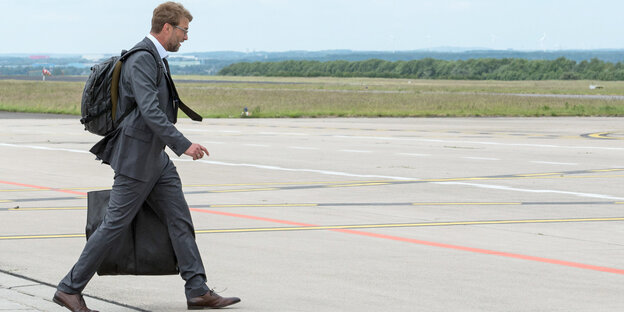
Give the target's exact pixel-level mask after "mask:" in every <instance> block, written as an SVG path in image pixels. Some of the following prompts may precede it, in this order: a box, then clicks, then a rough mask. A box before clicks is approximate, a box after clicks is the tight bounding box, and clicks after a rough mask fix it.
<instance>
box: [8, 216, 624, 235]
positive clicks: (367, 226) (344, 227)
mask: <svg viewBox="0 0 624 312" xmlns="http://www.w3.org/2000/svg"><path fill="white" fill-rule="evenodd" d="M590 221H624V217H616V218H580V219H537V220H498V221H456V222H430V223H399V224H364V225H330V226H295V227H270V228H247V229H221V230H197V231H195V233H197V234H208V233H236V232H275V231H301V230H306V231H309V230H348V229H372V228H399V227H427V226H451V225H492V224H494V225H496V224H527V223H565V222H590ZM80 237H85V235H84V234H56V235H13V236H0V240H13V239H38V238H80Z"/></svg>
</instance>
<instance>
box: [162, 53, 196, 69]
mask: <svg viewBox="0 0 624 312" xmlns="http://www.w3.org/2000/svg"><path fill="white" fill-rule="evenodd" d="M167 60H168V61H169V65H171V66H181V67H185V66H193V65H200V64H201V62H200V61H199V59H198V58H197V57H196V56H192V55H175V56H174V55H171V56H169V58H167Z"/></svg>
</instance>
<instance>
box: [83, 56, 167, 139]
mask: <svg viewBox="0 0 624 312" xmlns="http://www.w3.org/2000/svg"><path fill="white" fill-rule="evenodd" d="M138 51H147V52H149V53H150V54H151V55H152V56H153V57H154V60H155V61H156V64H157V67H158V76H157V77H158V79H157V82H156V84H160V77H161V76H162V64H161V62H160V59H159V58H158V57H156V55H154V53H153V52H152V51H151V50H148V49H146V48H136V49H131V50H130V51H125V50H124V51H122V52H121V55H120V56H113V57H111V58H109V59H108V60H106V61H105V62H103V63H100V64H97V65H94V66H93V67H91V74H90V75H89V78H88V79H87V82H86V83H85V87H84V90H83V91H82V101H81V103H80V112H81V115H82V118H80V122H81V123H82V124H83V125H84V127H85V130H87V131H89V132H91V133H93V134H97V135H101V136H105V135H107V134H108V133H110V132H111V131H113V130H115V128H117V126H118V125H119V124H120V123H121V121H122V120H123V119H124V118H125V117H126V116H127V115H128V113H130V111H132V110H133V109H134V108H135V107H136V104H135V105H130V106H129V107H128V108H126V110H125V111H124V112H123V114H122V115H121V116H120V117H119V118H117V116H116V115H117V101H118V97H119V77H120V76H121V66H122V64H123V62H124V61H125V60H126V59H127V58H128V57H129V56H130V55H132V54H133V53H135V52H138Z"/></svg>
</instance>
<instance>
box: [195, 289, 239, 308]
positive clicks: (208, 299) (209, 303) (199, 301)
mask: <svg viewBox="0 0 624 312" xmlns="http://www.w3.org/2000/svg"><path fill="white" fill-rule="evenodd" d="M240 301H241V300H240V298H238V297H229V298H224V297H221V296H219V295H218V294H216V293H215V292H214V291H212V290H209V291H208V292H207V293H206V294H205V295H203V296H199V297H195V298H191V299H189V300H187V301H186V305H187V307H188V309H189V310H201V309H219V308H224V307H227V306H229V305H232V304H235V303H237V302H240Z"/></svg>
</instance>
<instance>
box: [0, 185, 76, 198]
mask: <svg viewBox="0 0 624 312" xmlns="http://www.w3.org/2000/svg"><path fill="white" fill-rule="evenodd" d="M0 183H2V184H9V185H15V186H23V187H29V188H34V189H39V190H45V191H54V192H61V193H69V194H74V195H83V196H84V195H87V193H83V192H76V191H72V190H63V189H57V188H51V187H45V186H37V185H30V184H23V183H17V182H9V181H0Z"/></svg>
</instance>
